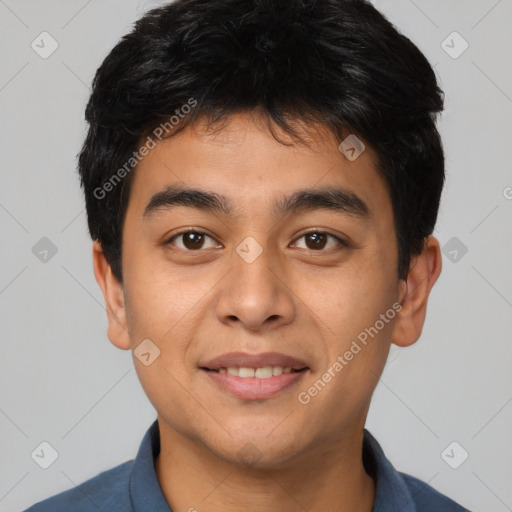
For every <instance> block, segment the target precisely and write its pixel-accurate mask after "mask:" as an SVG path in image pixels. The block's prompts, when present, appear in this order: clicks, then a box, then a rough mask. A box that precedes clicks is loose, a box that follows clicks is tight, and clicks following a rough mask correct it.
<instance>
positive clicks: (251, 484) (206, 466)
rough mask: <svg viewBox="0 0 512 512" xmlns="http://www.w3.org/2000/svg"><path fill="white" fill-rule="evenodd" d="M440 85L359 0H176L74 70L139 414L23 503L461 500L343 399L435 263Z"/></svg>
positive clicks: (108, 506) (420, 311)
mask: <svg viewBox="0 0 512 512" xmlns="http://www.w3.org/2000/svg"><path fill="white" fill-rule="evenodd" d="M442 107H443V99H442V92H441V91H440V90H439V88H438V85H437V83H436V79H435V75H434V73H433V71H432V69H431V67H430V65H429V64H428V62H427V60H426V59H425V57H424V56H423V55H422V54H421V52H420V51H419V50H418V49H417V48H416V47H415V46H414V45H413V44H412V43H411V42H410V41H409V40H408V39H407V38H405V37H404V36H403V35H401V34H399V33H398V32H397V31H396V30H395V29H394V27H393V26H392V25H391V24H390V23H389V22H388V21H387V20H386V19H385V18H384V17H383V16H382V15H381V14H380V13H379V12H377V11H376V10H375V9H374V8H373V7H372V5H371V4H370V3H368V2H366V1H362V0H359V1H355V0H352V1H349V0H323V1H313V0H307V1H306V0H289V1H286V2H281V1H277V0H251V1H249V0H218V1H215V2H213V1H205V0H177V1H175V2H174V3H172V4H169V5H167V6H165V7H162V8H159V9H155V10H153V11H150V12H149V13H147V14H146V15H145V16H144V17H143V18H141V19H140V20H139V21H138V22H137V23H136V24H135V27H134V29H133V31H132V32H131V33H130V34H128V35H126V36H125V37H124V38H123V39H122V40H121V41H120V42H119V43H118V44H117V45H116V47H115V48H114V49H113V50H112V52H111V53H110V54H109V55H108V56H107V58H106V59H105V61H104V62H103V64H102V65H101V67H100V68H99V69H98V72H97V74H96V77H95V79H94V83H93V92H92V95H91V98H90V100H89V103H88V106H87V110H86V119H87V121H88V123H89V132H88V134H87V138H86V140H85V143H84V146H83V148H82V151H81V153H80V158H79V171H80V177H81V183H82V186H83V189H84V192H85V199H86V206H87V215H88V222H89V229H90V233H91V236H92V239H93V241H94V242H93V262H94V272H95V276H96V279H97V281H98V283H99V286H100V287H101V290H102V292H103V295H104V298H105V302H106V306H107V310H108V313H109V325H108V337H109V339H110V341H111V342H112V343H113V344H114V345H115V346H116V347H118V348H121V349H124V350H132V351H133V355H134V364H135V367H136V370H137V374H138V376H139V379H140V381H141V384H142V386H143V388H144V390H145V392H146V394H147V396H148V398H149V400H150V401H151V403H152V404H153V406H154V407H155V409H156V411H157V414H158V417H157V420H156V421H155V422H154V423H153V425H152V426H151V427H150V428H149V430H148V432H147V433H146V436H145V437H144V439H143V441H142V444H141V447H140V450H139V453H138V454H137V457H136V458H135V460H133V461H129V462H126V463H124V464H122V465H120V466H117V467H116V468H113V469H111V470H109V471H106V472H103V473H101V474H99V475H98V476H96V477H95V478H93V479H91V480H89V481H87V482H84V483H83V484H81V485H80V486H79V487H77V488H74V489H70V490H68V491H66V492H64V493H61V494H59V495H57V496H54V497H52V498H49V499H47V500H45V501H43V502H41V503H39V504H36V505H34V506H33V507H31V508H30V509H29V510H30V511H31V512H44V511H50V510H51V511H52V512H56V511H64V510H66V511H70V510H73V511H92V510H95V511H96V510H101V511H105V512H107V511H108V512H110V511H143V510H148V511H169V510H172V511H173V512H185V511H189V512H192V511H208V512H217V511H223V512H226V511H227V512H229V511H240V510H245V511H251V512H260V511H282V510H285V511H290V512H292V511H305V510H307V511H320V510H322V511H323V510H328V511H333V512H348V511H351V512H353V511H356V510H357V511H360V512H370V511H374V512H384V511H403V512H406V511H417V512H426V511H429V512H430V511H433V510H435V511H462V510H465V509H463V508H462V507H461V506H460V505H458V504H457V503H455V502H454V501H452V500H451V499H449V498H448V497H446V496H442V495H441V494H440V493H438V492H437V491H435V490H434V489H433V488H432V487H430V486H429V485H427V484H425V483H423V482H421V481H420V480H418V479H416V478H414V477H412V476H409V475H405V474H403V473H399V472H398V471H396V470H395V469H394V467H393V466H392V465H391V463H390V462H389V461H388V460H387V458H386V457H385V455H384V453H383V451H382V449H381V447H380V446H379V444H378V442H377V440H376V439H375V438H374V437H373V436H372V435H371V434H370V432H368V431H367V430H366V429H365V428H364V426H365V420H366V416H367V413H368V409H369V406H370V401H371V397H372V394H373V391H374V389H375V387H376V385H377V383H378V380H379V377H380V375H381V373H382V371H383V368H384V365H385V363H386V358H387V355H388V352H389V348H390V345H391V343H394V344H395V345H397V346H401V347H405V346H409V345H411V344H413V343H415V342H416V341H417V340H418V338H419V336H420V334H421V331H422V327H423V324H424V321H425V314H426V307H427V300H428V297H429V293H430V290H431V289H432V287H433V285H434V284H435V282H436V280H437V278H438V277H439V274H440V272H441V254H440V248H439V242H438V241H437V239H436V238H435V237H433V236H431V234H432V232H433V229H434V226H435V222H436V218H437V211H438V207H439V201H440V196H441V191H442V187H443V181H444V158H443V150H442V145H441V141H440V138H439V134H438V132H437V129H436V126H435V120H436V115H437V114H438V113H439V112H441V111H442Z"/></svg>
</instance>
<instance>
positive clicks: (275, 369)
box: [200, 366, 309, 379]
mask: <svg viewBox="0 0 512 512" xmlns="http://www.w3.org/2000/svg"><path fill="white" fill-rule="evenodd" d="M200 369H201V370H205V371H207V372H215V373H219V374H224V373H225V374H228V375H234V376H235V377H240V378H242V379H251V378H256V379H269V378H271V377H279V375H282V374H287V373H300V372H304V371H306V370H309V368H308V367H307V366H305V367H304V368H299V369H296V368H291V367H290V366H285V367H283V366H260V367H256V368H249V367H247V366H240V367H237V366H230V367H227V368H219V369H218V370H215V369H213V368H206V367H200Z"/></svg>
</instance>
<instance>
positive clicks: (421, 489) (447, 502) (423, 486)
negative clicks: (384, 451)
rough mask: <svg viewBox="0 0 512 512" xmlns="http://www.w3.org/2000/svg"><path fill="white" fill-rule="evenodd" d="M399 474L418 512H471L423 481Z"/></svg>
mask: <svg viewBox="0 0 512 512" xmlns="http://www.w3.org/2000/svg"><path fill="white" fill-rule="evenodd" d="M399 474H400V476H401V477H402V479H403V481H404V482H405V484H406V486H407V489H408V490H409V492H410V493H411V497H412V499H413V501H414V504H415V505H416V510H417V512H431V511H432V510H436V511H437V512H469V510H468V509H466V508H464V507H462V506H461V505H459V504H458V503H456V502H455V501H453V500H452V499H450V498H448V497H447V496H445V495H444V494H441V493H440V492H439V491H436V490H435V489H434V488H433V487H431V486H430V485H428V484H427V483H425V482H423V481H422V480H420V479H418V478H416V477H414V476H411V475H408V474H406V473H399Z"/></svg>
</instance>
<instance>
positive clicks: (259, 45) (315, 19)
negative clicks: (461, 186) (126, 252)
mask: <svg viewBox="0 0 512 512" xmlns="http://www.w3.org/2000/svg"><path fill="white" fill-rule="evenodd" d="M443 99H444V95H443V92H442V91H441V89H440V88H439V85H438V83H437V80H436V76H435V73H434V71H433V69H432V67H431V66H430V64H429V63H428V61H427V59H426V58H425V56H424V55H423V54H422V53H421V51H420V50H419V49H418V48H417V47H416V46H415V45H414V44H413V43H412V42H411V41H410V40H409V39H408V38H407V37H405V36H404V35H402V34H401V33H399V32H398V31H397V29H396V28H395V27H394V26H393V25H392V24H391V23H390V22H389V21H388V20H387V19H386V18H385V17H384V16H383V15H382V14H381V13H380V12H379V11H377V10H376V9H375V8H374V7H373V6H372V5H371V3H370V2H368V1H365V0H286V1H283V0H176V1H174V2H172V3H169V4H167V5H165V6H162V7H159V8H156V9H153V10H151V11H148V12H147V13H146V14H145V15H144V16H142V17H141V18H140V19H139V20H138V21H136V22H135V24H134V27H133V30H132V31H131V32H130V33H128V34H127V35H125V36H124V37H122V38H121V40H120V41H119V42H118V43H117V45H116V46H115V47H114V48H113V49H112V51H111V52H110V53H109V54H108V56H107V57H106V58H105V60H104V61H103V63H102V64H101V66H100V67H99V68H98V70H97V72H96V75H95V77H94V80H93V88H92V93H91V96H90V98H89V101H88V104H87V107H86V114H85V118H86V121H87V122H88V124H89V128H88V133H87V136H86V139H85V141H84V144H83V147H82V149H81V152H80V154H79V155H78V156H79V158H78V160H79V163H78V166H79V174H80V179H81V186H82V187H83V190H84V194H85V200H86V208H87V217H88V225H89V232H90V234H91V237H92V239H93V240H98V241H99V242H100V243H101V246H102V248H103V251H104V253H105V256H106V258H107V261H108V262H109V264H110V266H111V268H112V271H113V274H114V275H115V277H116V278H117V279H118V280H119V281H122V268H121V241H122V227H123V221H124V218H125V214H126V209H127V205H128V199H129V196H130V188H131V183H132V180H133V175H134V173H135V172H136V164H137V162H138V158H139V156H140V155H138V153H137V151H138V149H139V148H140V147H141V144H142V143H143V141H144V140H147V141H149V139H150V138H151V137H152V136H151V134H160V132H159V131H158V130H159V128H158V126H159V125H162V123H164V125H165V126H166V128H165V132H166V133H165V136H166V137H170V136H172V135H175V134H177V133H179V132H180V131H181V130H182V129H183V128H185V127H186V126H188V125H191V124H193V123H195V122H197V121H198V120H199V119H206V120H207V122H208V125H209V126H214V125H215V126H221V125H222V123H223V122H224V123H225V122H227V121H228V120H229V117H230V116H231V115H232V114H234V113H238V112H259V113H261V114H263V115H264V118H265V119H266V120H267V125H268V127H269V128H270V129H271V131H272V125H273V124H276V125H277V126H279V127H280V128H282V129H283V130H284V131H285V133H288V134H290V135H292V136H293V138H294V139H295V140H296V141H298V142H300V141H301V138H300V136H299V134H298V133H297V130H296V129H295V128H294V124H295V126H297V123H296V121H300V122H302V124H303V125H304V124H305V125H311V126H312V125H313V124H315V123H321V124H322V125H324V126H326V127H327V128H329V130H331V132H332V133H334V134H335V135H336V137H337V138H338V139H339V140H340V142H341V140H342V137H344V136H346V134H348V133H351V134H355V135H356V136H357V137H358V138H360V139H361V140H363V141H365V143H367V144H369V145H370V146H371V147H372V148H373V149H374V150H375V152H376V155H377V160H378V161H377V170H378V172H379V173H380V174H381V175H382V176H383V178H384V180H385V183H386V184H387V189H388V191H389V194H390V197H391V202H392V207H393V215H394V223H395V230H396V236H397V244H398V262H397V274H398V278H399V279H405V278H406V277H407V274H408V272H409V268H410V262H411V258H412V257H414V256H416V255H418V254H419V253H421V251H422V249H423V248H424V244H425V241H426V238H427V237H428V236H429V235H430V234H432V232H433V229H434V226H435V223H436V219H437V214H438V209H439V202H440V197H441V192H442V188H443V184H444V179H445V172H444V154H443V148H442V143H441V139H440V136H439V133H438V131H437V128H436V119H437V114H438V113H440V112H441V111H442V110H443ZM191 105H193V106H194V108H193V109H192V108H190V106H191ZM185 106H188V109H186V108H185ZM184 113H186V115H184ZM172 117H174V118H175V119H176V120H178V122H176V123H175V121H170V119H172ZM294 122H295V123H294ZM273 135H274V137H275V134H274V133H273ZM145 137H147V139H145ZM152 138H153V139H154V136H153V137H152ZM158 138H160V137H158ZM123 169H124V171H123ZM130 171H132V172H130Z"/></svg>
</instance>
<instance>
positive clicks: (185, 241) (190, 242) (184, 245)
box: [165, 230, 219, 251]
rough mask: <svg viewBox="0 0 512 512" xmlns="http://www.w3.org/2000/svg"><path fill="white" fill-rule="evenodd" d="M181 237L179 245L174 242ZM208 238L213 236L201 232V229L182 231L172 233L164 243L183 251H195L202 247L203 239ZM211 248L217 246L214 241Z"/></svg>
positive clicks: (210, 238)
mask: <svg viewBox="0 0 512 512" xmlns="http://www.w3.org/2000/svg"><path fill="white" fill-rule="evenodd" d="M180 238H181V246H179V245H178V244H175V243H174V241H175V240H180ZM206 239H209V240H212V241H213V242H215V241H214V240H213V238H212V237H211V236H209V235H207V234H206V233H203V232H202V231H194V230H189V231H182V232H181V233H177V234H176V235H173V236H172V237H171V238H169V239H168V240H167V241H166V242H165V245H176V246H177V247H178V249H181V250H184V251H197V250H199V249H204V248H205V247H204V244H205V240H206ZM211 247H213V248H218V247H219V246H218V245H215V243H214V244H213V245H212V246H211Z"/></svg>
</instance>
